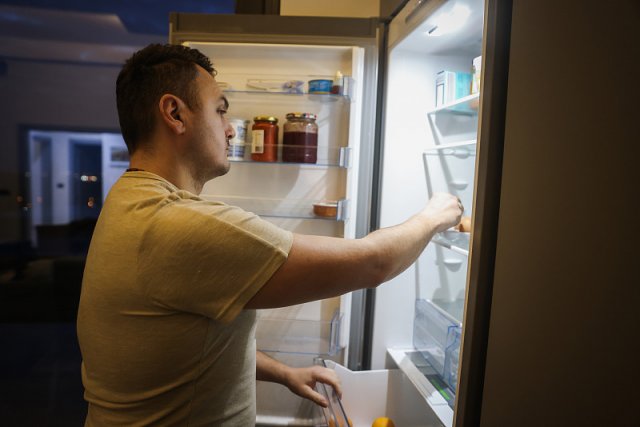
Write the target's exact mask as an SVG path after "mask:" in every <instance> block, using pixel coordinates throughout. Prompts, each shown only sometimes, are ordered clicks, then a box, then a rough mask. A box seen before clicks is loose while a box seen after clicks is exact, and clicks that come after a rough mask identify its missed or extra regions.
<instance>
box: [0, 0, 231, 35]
mask: <svg viewBox="0 0 640 427" xmlns="http://www.w3.org/2000/svg"><path fill="white" fill-rule="evenodd" d="M235 3H236V2H235V0H209V1H203V0H180V1H176V0H88V1H87V0H19V1H16V0H13V1H11V0H0V5H4V6H15V7H20V8H31V9H40V10H45V11H58V12H85V13H90V14H107V15H116V16H117V17H118V18H120V20H121V21H122V24H123V25H124V27H125V28H126V29H127V30H128V31H129V32H131V33H137V34H155V35H167V33H168V28H169V24H168V22H169V12H201V13H234V11H235ZM0 19H1V20H2V21H4V20H5V19H6V17H5V16H0ZM2 21H0V22H2ZM27 21H28V20H27ZM30 23H31V24H33V22H30Z"/></svg>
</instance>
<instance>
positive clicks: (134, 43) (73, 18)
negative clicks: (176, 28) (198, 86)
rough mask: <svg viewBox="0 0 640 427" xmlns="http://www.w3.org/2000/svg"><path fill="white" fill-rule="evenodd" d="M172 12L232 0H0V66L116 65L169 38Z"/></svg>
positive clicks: (220, 7)
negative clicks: (17, 63) (6, 63)
mask: <svg viewBox="0 0 640 427" xmlns="http://www.w3.org/2000/svg"><path fill="white" fill-rule="evenodd" d="M172 11H176V12H200V13H234V12H235V0H208V1H203V0H180V1H176V0H172V1H169V0H20V1H8V0H0V65H1V64H2V63H4V61H5V60H18V61H25V60H27V61H34V60H35V61H47V62H51V61H54V62H65V63H66V62H71V63H77V62H82V63H95V64H120V63H121V62H122V61H123V58H127V57H128V56H130V55H131V53H133V52H134V51H136V50H137V49H139V48H140V47H142V46H146V45H147V44H149V43H167V42H168V35H169V13H170V12H172ZM5 68H6V67H5Z"/></svg>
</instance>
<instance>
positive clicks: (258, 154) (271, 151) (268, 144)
mask: <svg viewBox="0 0 640 427" xmlns="http://www.w3.org/2000/svg"><path fill="white" fill-rule="evenodd" d="M251 160H255V161H257V162H277V161H278V119H276V118H275V117H273V116H256V117H254V118H253V126H252V127H251Z"/></svg>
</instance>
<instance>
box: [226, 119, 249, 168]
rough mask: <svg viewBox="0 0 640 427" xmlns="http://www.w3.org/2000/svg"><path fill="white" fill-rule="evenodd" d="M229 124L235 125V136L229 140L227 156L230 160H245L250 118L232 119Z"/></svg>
mask: <svg viewBox="0 0 640 427" xmlns="http://www.w3.org/2000/svg"><path fill="white" fill-rule="evenodd" d="M229 125H231V127H233V130H234V137H233V138H231V139H230V140H229V151H228V153H227V158H229V159H230V160H244V150H245V144H246V142H247V128H248V126H249V120H244V119H230V120H229Z"/></svg>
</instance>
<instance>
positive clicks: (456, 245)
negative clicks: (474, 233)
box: [431, 230, 471, 256]
mask: <svg viewBox="0 0 640 427" xmlns="http://www.w3.org/2000/svg"><path fill="white" fill-rule="evenodd" d="M470 236H471V233H461V232H459V231H455V230H447V231H443V232H442V233H438V234H436V235H435V236H434V237H433V239H431V241H432V242H433V243H435V244H437V245H440V246H443V247H445V248H447V249H450V250H452V251H454V252H457V253H459V254H462V255H465V256H469V240H470Z"/></svg>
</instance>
